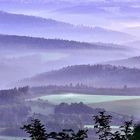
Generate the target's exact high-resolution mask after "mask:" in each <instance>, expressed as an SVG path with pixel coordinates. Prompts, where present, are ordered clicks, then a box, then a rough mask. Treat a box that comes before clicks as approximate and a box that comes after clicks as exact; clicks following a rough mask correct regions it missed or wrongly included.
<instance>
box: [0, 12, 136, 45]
mask: <svg viewBox="0 0 140 140" xmlns="http://www.w3.org/2000/svg"><path fill="white" fill-rule="evenodd" d="M0 19H2V20H1V21H0V33H1V34H9V35H20V36H33V37H45V38H60V39H66V40H76V41H86V42H105V43H125V42H128V41H133V40H134V39H135V37H134V36H132V35H129V34H126V33H123V32H119V31H113V30H108V29H104V28H101V27H87V26H82V25H81V26H76V25H72V24H69V23H65V22H60V21H56V20H53V19H45V18H41V17H35V16H27V15H22V14H11V13H6V12H2V11H1V12H0Z"/></svg>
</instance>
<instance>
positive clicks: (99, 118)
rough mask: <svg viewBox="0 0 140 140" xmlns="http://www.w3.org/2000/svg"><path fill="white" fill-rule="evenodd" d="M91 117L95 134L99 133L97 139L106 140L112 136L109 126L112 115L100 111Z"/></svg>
mask: <svg viewBox="0 0 140 140" xmlns="http://www.w3.org/2000/svg"><path fill="white" fill-rule="evenodd" d="M93 119H94V121H95V125H94V128H95V129H96V134H98V135H99V139H100V140H108V139H109V138H110V137H111V136H112V134H111V128H110V123H111V119H112V116H110V115H106V114H105V111H101V112H99V114H98V115H96V116H93Z"/></svg>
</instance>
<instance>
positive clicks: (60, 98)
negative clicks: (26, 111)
mask: <svg viewBox="0 0 140 140" xmlns="http://www.w3.org/2000/svg"><path fill="white" fill-rule="evenodd" d="M37 99H42V100H47V101H49V102H51V103H54V104H59V103H62V102H66V103H77V102H83V103H86V104H92V103H101V102H110V101H120V100H129V99H140V96H116V95H87V94H76V93H65V94H59V95H47V96H41V97H39V98H35V99H33V100H37Z"/></svg>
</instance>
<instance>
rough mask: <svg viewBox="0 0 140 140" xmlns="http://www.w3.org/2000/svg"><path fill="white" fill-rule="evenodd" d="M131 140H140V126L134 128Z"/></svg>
mask: <svg viewBox="0 0 140 140" xmlns="http://www.w3.org/2000/svg"><path fill="white" fill-rule="evenodd" d="M130 140H140V124H137V125H135V126H134V130H133V135H132V136H131V137H130Z"/></svg>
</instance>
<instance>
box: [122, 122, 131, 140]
mask: <svg viewBox="0 0 140 140" xmlns="http://www.w3.org/2000/svg"><path fill="white" fill-rule="evenodd" d="M120 130H121V138H122V140H130V138H131V136H132V135H133V121H132V120H131V121H125V122H124V125H123V126H121V127H120Z"/></svg>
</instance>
